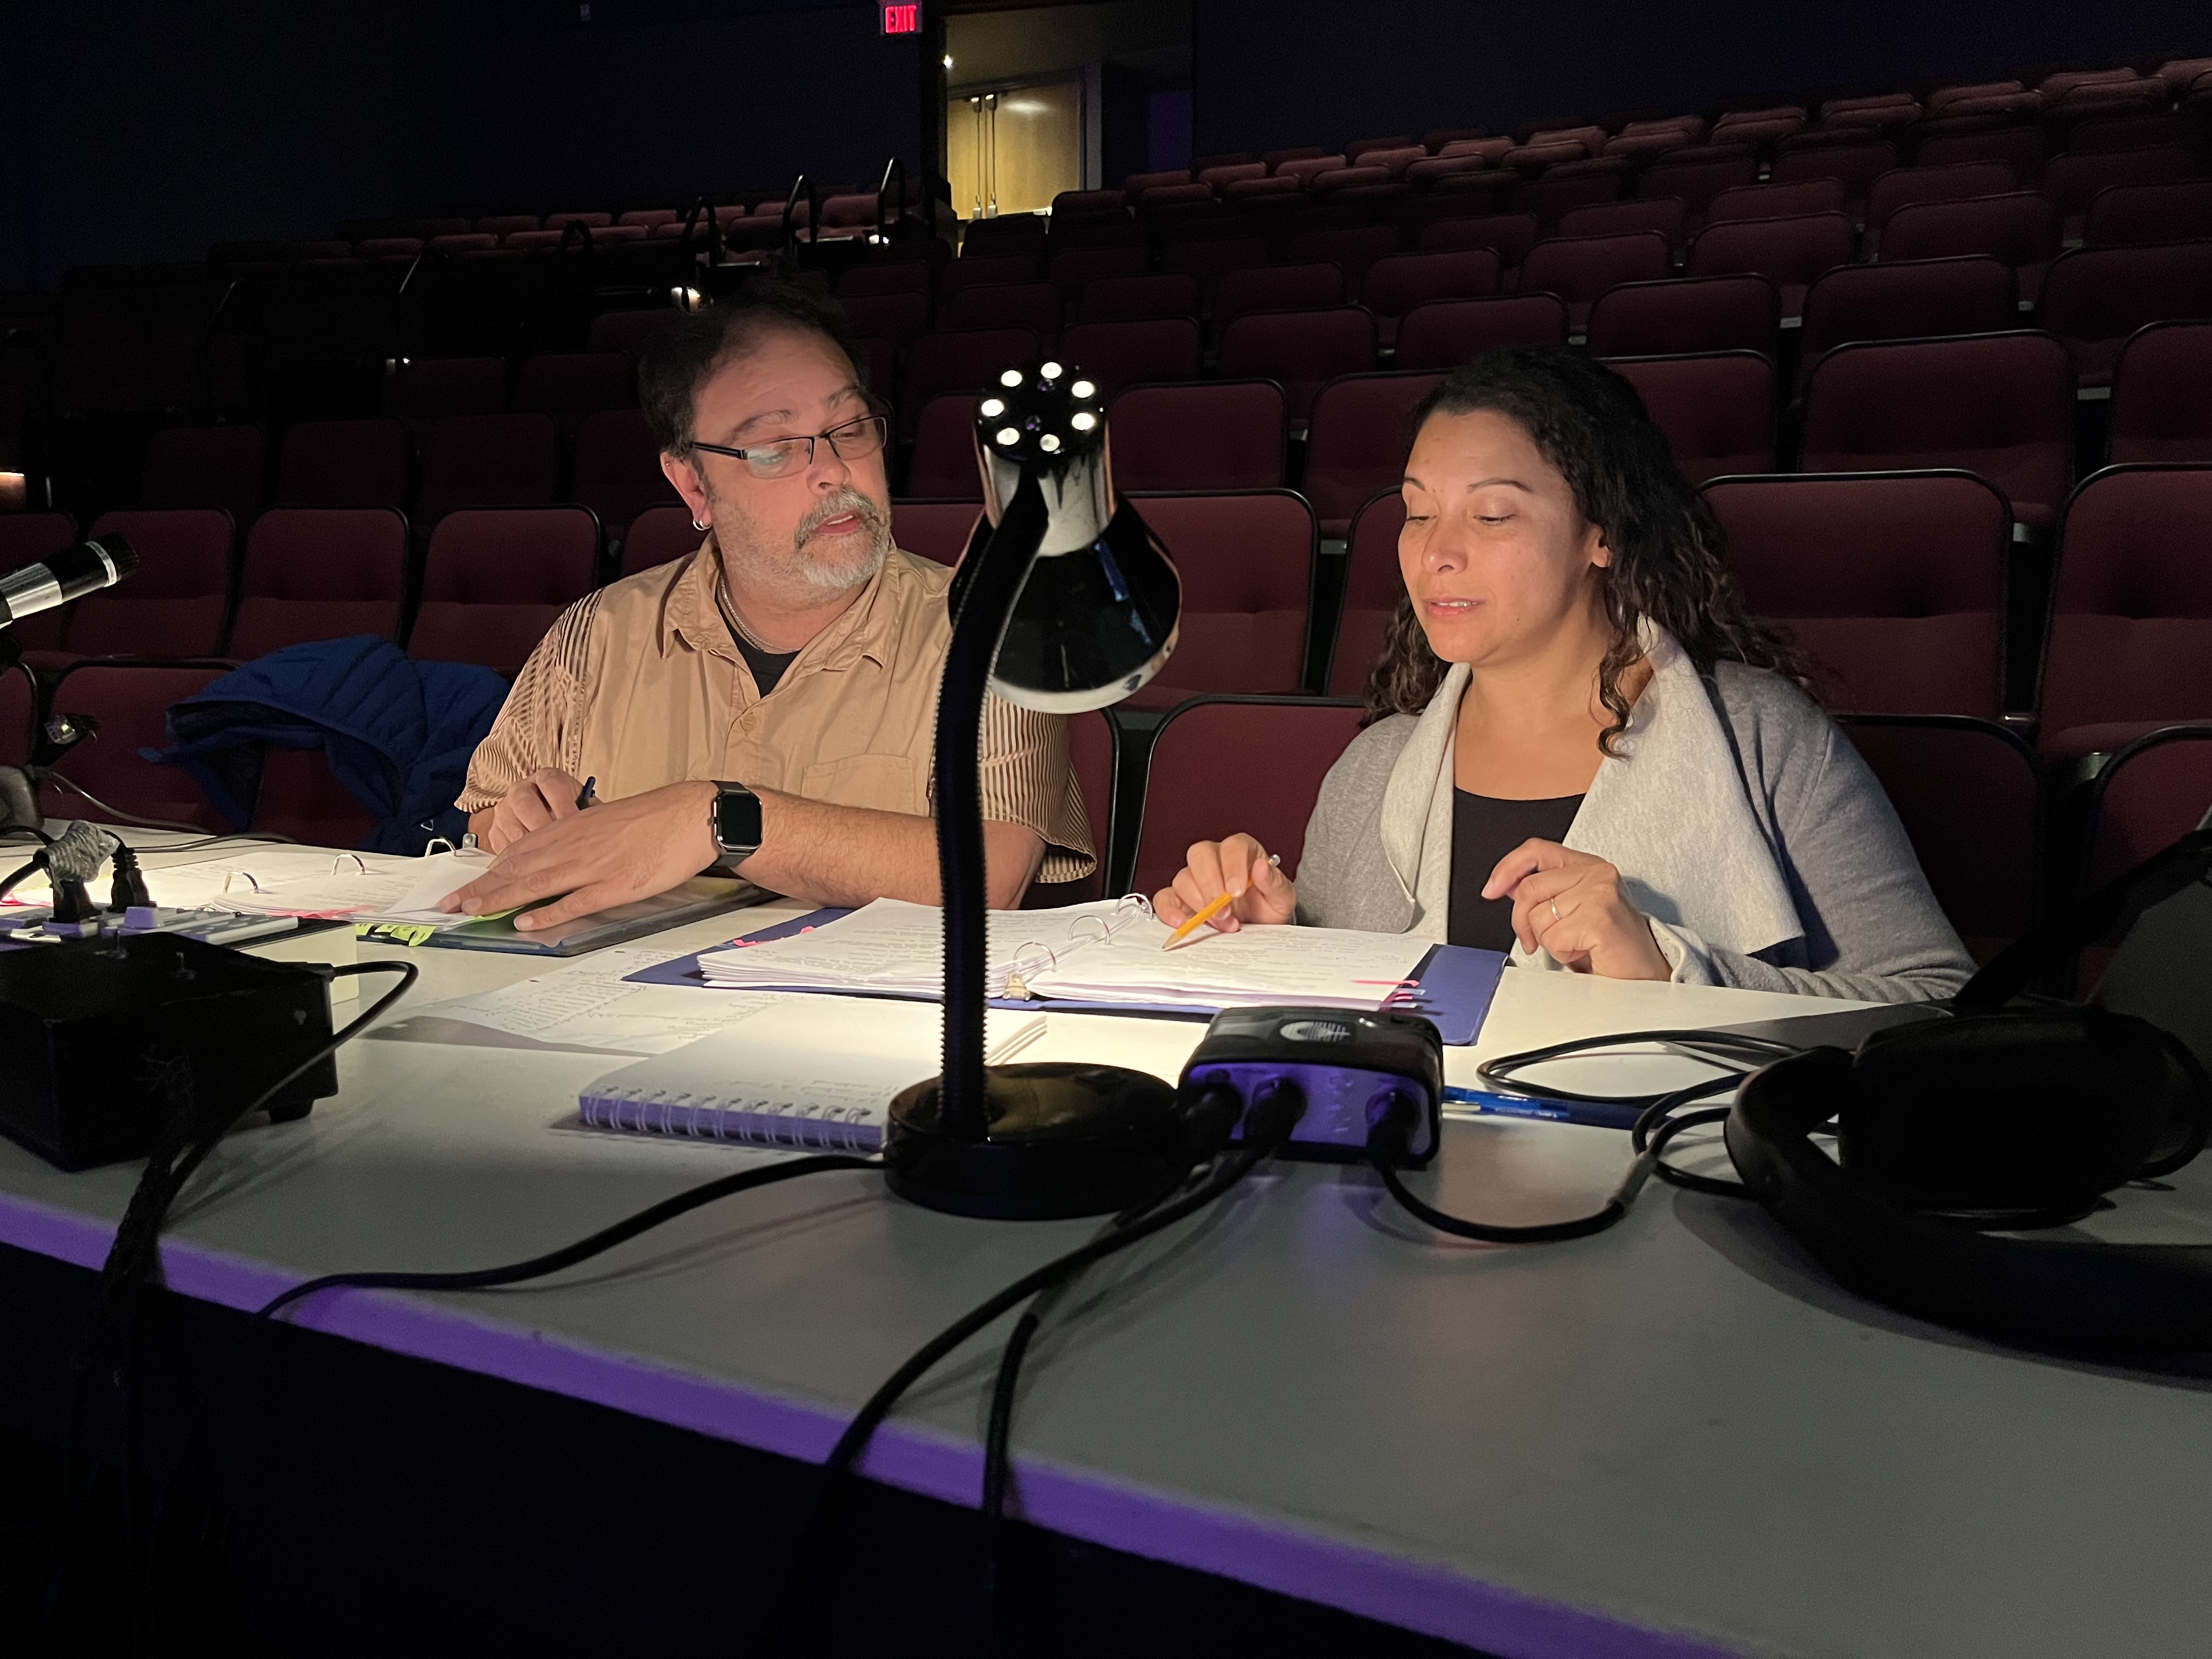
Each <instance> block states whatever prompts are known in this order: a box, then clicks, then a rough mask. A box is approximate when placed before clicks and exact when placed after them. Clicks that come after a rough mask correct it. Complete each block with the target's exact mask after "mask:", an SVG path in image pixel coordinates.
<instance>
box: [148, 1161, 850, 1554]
mask: <svg viewBox="0 0 2212 1659" xmlns="http://www.w3.org/2000/svg"><path fill="white" fill-rule="evenodd" d="M882 1167H883V1165H882V1160H880V1159H879V1158H862V1157H860V1156H858V1155H856V1154H851V1153H843V1152H825V1153H820V1154H816V1155H812V1156H809V1157H805V1158H792V1159H790V1160H788V1161H787V1162H784V1163H781V1164H767V1165H763V1166H762V1167H759V1168H757V1169H751V1170H738V1171H736V1172H734V1173H732V1174H730V1175H726V1176H717V1177H716V1178H715V1179H714V1180H713V1181H708V1182H701V1183H700V1184H699V1185H698V1186H696V1187H691V1188H686V1189H685V1190H684V1191H683V1192H680V1193H677V1194H672V1195H671V1196H670V1197H667V1198H665V1199H662V1200H659V1202H658V1203H655V1204H649V1205H647V1206H646V1207H645V1208H644V1209H642V1210H639V1211H637V1212H635V1213H633V1214H631V1215H628V1216H625V1217H623V1218H622V1219H621V1220H619V1221H617V1222H614V1223H612V1224H611V1225H607V1226H605V1227H602V1228H601V1229H599V1231H597V1232H595V1233H592V1234H591V1235H590V1236H589V1237H585V1238H580V1239H578V1240H577V1241H576V1242H575V1243H571V1244H564V1245H562V1246H561V1247H560V1248H559V1249H553V1250H548V1251H545V1252H544V1253H543V1254H541V1255H534V1256H530V1257H527V1258H526V1259H525V1260H523V1261H513V1262H507V1263H506V1264H504V1265H502V1266H500V1267H476V1268H466V1269H460V1270H457V1271H451V1272H442V1273H411V1272H410V1273H402V1272H386V1271H376V1270H372V1271H365V1272H356V1273H325V1274H323V1275H322V1276H321V1277H319V1278H316V1279H307V1280H305V1281H303V1282H302V1283H301V1284H298V1285H293V1286H292V1287H291V1288H290V1289H289V1290H288V1291H283V1292H282V1293H281V1294H279V1295H276V1296H274V1297H270V1299H269V1300H268V1301H267V1302H265V1303H264V1304H262V1305H261V1306H260V1307H258V1308H257V1309H256V1310H254V1312H253V1315H252V1320H253V1323H252V1326H251V1327H250V1328H249V1329H248V1330H247V1331H246V1332H245V1333H243V1334H241V1335H240V1338H239V1340H237V1341H236V1342H235V1343H234V1344H233V1345H232V1347H231V1350H230V1352H229V1353H228V1355H227V1356H226V1357H225V1358H224V1360H223V1363H222V1364H221V1365H220V1366H219V1367H218V1368H217V1370H216V1376H215V1379H214V1380H213V1381H212V1382H211V1383H210V1384H209V1385H208V1387H207V1389H205V1390H204V1392H203V1393H202V1395H201V1396H200V1400H199V1401H198V1403H197V1405H196V1406H195V1407H193V1411H192V1414H191V1417H190V1418H189V1419H187V1420H186V1423H185V1429H184V1432H183V1434H182V1435H181V1436H180V1437H179V1445H178V1449H177V1455H176V1457H175V1458H174V1459H173V1461H172V1462H171V1463H170V1465H169V1472H168V1474H167V1477H166V1478H165V1479H164V1480H163V1482H162V1486H161V1492H160V1493H159V1494H158V1495H157V1496H156V1498H155V1504H154V1510H153V1516H152V1521H151V1530H152V1534H153V1536H154V1537H155V1538H156V1539H158V1538H159V1536H160V1533H161V1524H162V1520H163V1517H164V1516H165V1515H166V1514H167V1510H168V1506H169V1502H170V1499H171V1497H172V1495H173V1492H174V1491H175V1488H176V1485H177V1482H178V1480H179V1478H180V1477H181V1475H182V1473H183V1470H184V1468H185V1462H187V1460H188V1459H189V1458H190V1456H191V1452H192V1449H193V1445H194V1443H195V1441H196V1440H197V1437H198V1434H199V1431H200V1428H201V1426H202V1424H203V1422H204V1419H205V1418H206V1415H207V1413H208V1412H209V1411H210V1409H211V1407H213V1405H214V1403H215V1402H216V1400H217V1399H219V1398H220V1397H221V1396H222V1395H224V1394H225V1393H226V1392H227V1391H228V1385H229V1383H230V1380H231V1378H232V1376H234V1374H235V1373H236V1372H237V1371H238V1370H240V1368H241V1366H242V1365H243V1364H244V1363H245V1361H246V1358H247V1356H248V1353H249V1352H250V1348H251V1345H252V1341H253V1340H254V1339H255V1337H256V1336H257V1335H258V1333H259V1332H260V1331H262V1330H263V1329H264V1328H266V1327H267V1325H268V1324H269V1322H271V1321H272V1320H274V1319H275V1318H276V1316H277V1315H278V1314H280V1313H282V1312H283V1310H285V1309H286V1308H288V1307H290V1306H291V1305H292V1304H295V1303H297V1302H301V1301H303V1300H305V1299H306V1298H307V1297H311V1296H313V1295H315V1294H317V1293H318V1292H319V1291H328V1290H336V1289H338V1288H340V1287H345V1288H349V1289H356V1290H412V1291H479V1290H490V1289H494V1288H496V1287H498V1286H501V1285H519V1284H521V1283H523V1282H524V1281H526V1280H528V1279H542V1278H544V1277H545V1276H546V1275H548V1274H550V1273H558V1272H560V1271H561V1270H562V1268H564V1267H574V1266H575V1265H576V1264H577V1263H579V1262H581V1261H589V1260H591V1259H592V1257H593V1256H596V1255H604V1254H605V1253H606V1252H607V1251H609V1250H611V1249H614V1248H615V1247H616V1246H617V1245H618V1244H623V1243H628V1242H629V1240H631V1239H633V1238H635V1237H638V1236H639V1235H640V1234H642V1233H647V1232H650V1231H653V1229H654V1228H656V1227H659V1226H660V1225H663V1224H665V1223H666V1222H670V1221H672V1220H674V1219H675V1218H677V1217H678V1216H681V1215H686V1214H689V1213H690V1212H691V1211H693V1210H696V1209H701V1208H703V1207H704V1206H707V1205H709V1204H712V1203H714V1202H716V1201H717V1200H720V1199H725V1198H729V1197H732V1196H733V1195H734V1194H738V1193H743V1192H750V1191H752V1190H753V1189H755V1188H761V1187H768V1186H773V1185H775V1183H776V1182H783V1181H790V1180H793V1179H795V1178H797V1177H799V1176H810V1175H821V1174H824V1173H826V1172H828V1171H830V1170H876V1169H880V1168H882Z"/></svg>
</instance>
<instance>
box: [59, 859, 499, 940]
mask: <svg viewBox="0 0 2212 1659" xmlns="http://www.w3.org/2000/svg"><path fill="white" fill-rule="evenodd" d="M491 862H492V860H491V855H490V854H488V853H479V852H460V853H441V854H436V855H435V856H433V857H430V858H427V859H422V858H403V857H400V856H398V854H390V853H337V852H329V851H319V850H318V851H309V850H307V849H304V848H292V849H289V850H287V849H282V848H252V849H251V850H250V851H248V852H245V853H242V854H241V853H232V854H227V855H225V856H223V857H222V858H216V859H207V860H201V861H198V862H195V863H191V864H176V865H169V866H164V867H158V868H155V869H150V870H148V871H146V872H144V873H145V877H146V890H147V891H148V892H149V894H150V895H151V896H153V899H154V902H155V903H156V904H162V905H167V906H170V907H171V908H176V909H197V908H208V909H216V910H235V911H239V912H241V913H243V914H246V915H264V914H266V915H313V916H323V915H335V916H352V917H355V918H356V919H357V920H359V921H410V922H414V923H416V924H417V925H421V926H428V927H457V926H459V924H460V923H462V922H465V921H471V919H472V918H471V917H468V916H465V915H447V914H446V913H445V912H443V911H441V910H439V909H438V908H436V905H437V902H438V901H439V900H440V899H441V898H443V897H445V896H446V895H447V894H448V893H450V892H453V891H454V890H456V889H458V888H461V887H465V886H467V885H468V884H469V883H470V882H471V881H473V880H475V879H476V878H477V877H478V876H480V875H482V874H483V873H484V872H485V871H487V870H489V868H490V867H491ZM105 882H106V875H105V873H103V874H102V875H101V877H100V880H99V882H97V883H95V884H94V885H95V887H99V886H100V885H101V884H104V883H105ZM48 896H49V894H48V890H47V888H46V883H45V882H44V881H43V880H40V881H38V882H36V883H35V884H33V883H31V882H26V883H25V884H23V885H22V886H21V887H19V888H18V889H17V890H16V891H15V897H16V898H17V899H19V900H20V901H21V902H25V903H44V902H46V900H47V898H48ZM100 896H102V897H105V896H106V895H105V893H104V892H101V893H100Z"/></svg>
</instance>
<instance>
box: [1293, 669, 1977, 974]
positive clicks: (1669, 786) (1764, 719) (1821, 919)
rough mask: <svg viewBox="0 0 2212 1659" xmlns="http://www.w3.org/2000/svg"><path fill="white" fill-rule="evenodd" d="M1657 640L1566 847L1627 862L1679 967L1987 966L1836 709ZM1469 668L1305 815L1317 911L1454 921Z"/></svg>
mask: <svg viewBox="0 0 2212 1659" xmlns="http://www.w3.org/2000/svg"><path fill="white" fill-rule="evenodd" d="M1648 643H1649V646H1650V649H1649V651H1648V652H1647V656H1648V658H1649V659H1650V662H1651V664H1652V668H1653V672H1652V677H1651V679H1650V683H1649V684H1647V685H1646V686H1645V687H1644V692H1643V695H1642V696H1639V697H1638V699H1637V702H1636V707H1635V709H1634V711H1633V713H1632V717H1631V719H1630V721H1629V725H1628V728H1627V730H1626V731H1625V732H1622V733H1621V735H1620V738H1618V739H1617V743H1616V746H1617V747H1618V749H1619V750H1620V752H1619V754H1617V755H1614V756H1610V757H1607V758H1606V759H1605V760H1603V761H1601V762H1600V763H1599V764H1598V769H1597V775H1596V776H1595V778H1594V779H1593V780H1592V781H1591V783H1590V787H1589V793H1588V794H1587V795H1586V796H1585V797H1584V798H1583V805H1582V807H1581V809H1580V811H1577V814H1576V816H1575V821H1574V823H1573V825H1572V827H1571V829H1569V830H1568V831H1567V835H1566V840H1565V844H1566V845H1567V846H1568V847H1571V848H1575V849H1576V850H1577V851H1580V852H1585V853H1590V854H1595V856H1597V857H1599V858H1601V859H1604V860H1607V862H1608V863H1610V864H1612V865H1613V866H1614V867H1615V868H1616V869H1618V870H1619V871H1620V873H1621V876H1622V878H1623V883H1622V884H1623V890H1624V891H1625V892H1626V894H1627V896H1628V897H1629V900H1630V902H1632V903H1633V904H1634V905H1635V906H1636V907H1637V908H1638V909H1639V910H1641V911H1642V912H1643V913H1644V915H1646V916H1648V917H1650V921H1651V931H1652V934H1653V936H1654V937H1655V938H1656V939H1657V940H1658V943H1659V948H1660V950H1661V951H1662V952H1663V953H1664V955H1665V956H1666V958H1667V960H1668V963H1669V964H1670V965H1671V966H1672V967H1673V969H1674V975H1673V976H1674V979H1675V980H1676V981H1679V982H1681V983H1684V984H1692V985H1734V986H1742V987H1748V988H1750V989H1753V990H1760V991H1796V992H1802V993H1804V994H1808V995H1814V996H1830V997H1854V998H1858V999H1862V1000H1866V1001H1869V1002H1909V1001H1913V1000H1919V999H1923V998H1931V997H1942V996H1948V995H1950V994H1952V993H1953V992H1954V991H1956V990H1957V989H1958V988H1959V987H1960V986H1961V985H1963V984H1965V983H1966V980H1967V978H1968V976H1969V975H1972V972H1973V963H1972V960H1971V959H1970V958H1969V957H1967V955H1966V951H1964V950H1962V949H1961V948H1960V944H1959V938H1958V935H1957V934H1956V933H1954V932H1953V931H1952V929H1951V927H1950V924H1949V923H1948V922H1947V921H1945V920H1944V918H1943V913H1942V910H1941V909H1939V908H1937V907H1936V900H1935V896H1934V895H1933V894H1931V893H1930V892H1929V890H1928V883H1927V879H1926V878H1924V877H1923V875H1922V874H1921V872H1920V865H1919V862H1918V860H1917V859H1916V858H1915V857H1914V856H1913V852H1912V846H1911V842H1908V841H1907V840H1906V839H1905V831H1904V829H1903V828H1902V826H1900V825H1899V823H1898V821H1897V814H1896V813H1895V811H1893V810H1892V809H1891V806H1890V804H1889V800H1888V798H1887V796H1886V795H1884V794H1883V793H1882V790H1881V785H1880V784H1879V783H1877V782H1876V781H1875V777H1874V775H1873V773H1872V772H1870V771H1869V770H1868V769H1867V765H1866V763H1865V762H1864V761H1863V760H1862V759H1861V758H1860V757H1859V754H1858V751H1857V750H1856V749H1854V748H1852V747H1851V745H1850V741H1849V740H1848V739H1847V738H1844V735H1843V733H1842V732H1839V731H1838V730H1837V728H1836V726H1835V724H1834V723H1833V722H1832V721H1831V720H1829V719H1828V718H1827V716H1826V715H1825V714H1822V713H1821V712H1820V709H1819V708H1816V707H1815V706H1814V704H1813V703H1812V702H1811V701H1810V700H1809V699H1808V698H1807V697H1806V696H1805V695H1804V694H1803V693H1802V692H1801V691H1799V690H1798V689H1797V688H1796V686H1795V685H1792V684H1790V682H1788V681H1787V680H1784V679H1783V678H1780V677H1779V676H1778V675H1775V674H1771V673H1768V672H1766V671H1764V670H1760V669H1753V668H1747V667H1745V666H1743V665H1741V664H1740V663H1726V662H1724V663H1722V664H1719V665H1717V668H1716V670H1715V671H1714V675H1713V678H1712V681H1711V687H1712V689H1711V690H1710V691H1709V690H1708V689H1707V683H1706V682H1705V680H1704V679H1703V678H1700V676H1699V673H1698V671H1697V669H1696V667H1695V665H1692V663H1691V661H1690V660H1689V659H1688V657H1687V656H1686V655H1685V654H1684V653H1683V652H1682V650H1681V648H1680V647H1679V646H1678V645H1676V644H1675V642H1674V640H1672V639H1671V638H1669V637H1668V636H1667V635H1664V634H1659V635H1656V636H1650V637H1649V638H1648ZM1467 682H1468V669H1467V667H1466V666H1465V665H1463V664H1462V665H1455V666H1454V667H1453V669H1452V670H1451V671H1450V673H1449V674H1448V675H1447V676H1446V677H1445V679H1444V683H1443V687H1442V688H1441V689H1440V690H1438V691H1437V695H1436V696H1435V697H1434V698H1433V699H1432V700H1431V702H1430V704H1429V706H1428V708H1427V709H1426V710H1425V712H1424V713H1423V714H1420V715H1419V716H1418V717H1416V716H1414V715H1411V714H1399V715H1394V716H1392V717H1390V718H1389V719H1387V720H1381V721H1378V722H1377V723H1376V724H1375V725H1373V726H1370V727H1368V729H1367V730H1365V731H1364V732H1361V733H1360V734H1359V735H1358V737H1357V738H1354V739H1353V740H1352V746H1351V747H1350V748H1348V749H1347V750H1345V752H1344V755H1343V757H1342V758H1340V760H1339V761H1338V762H1337V763H1336V764H1335V766H1334V767H1333V768H1332V769H1330V771H1329V774H1328V778H1327V779H1326V780H1325V781H1323V782H1322V789H1321V797H1320V799H1319V800H1318V801H1317V802H1316V804H1315V806H1314V811H1313V817H1312V819H1311V820H1310V822H1309V823H1308V824H1307V826H1306V842H1305V852H1304V857H1303V860H1302V862H1301V864H1300V866H1299V869H1298V876H1297V885H1298V919H1299V920H1300V921H1303V922H1305V923H1307V924H1309V925H1310V926H1316V927H1352V928H1359V929H1362V930H1364V931H1368V932H1372V933H1416V934H1419V935H1420V936H1422V937H1424V938H1428V939H1443V937H1444V933H1445V928H1446V925H1447V922H1448V921H1449V912H1450V903H1451V802H1452V766H1451V761H1452V735H1453V730H1454V727H1455V724H1456V722H1457V719H1458V711H1459V702H1460V695H1461V693H1462V691H1463V690H1465V689H1466V686H1467ZM1716 702H1717V703H1718V705H1719V707H1718V708H1717V707H1716ZM1722 709H1725V711H1726V715H1727V718H1726V720H1723V719H1722V718H1721V712H1720V711H1721V710H1722ZM1513 957H1514V960H1515V961H1516V963H1520V964H1522V965H1523V966H1538V967H1543V968H1558V967H1559V966H1560V964H1559V963H1558V962H1556V961H1555V960H1553V957H1552V956H1551V954H1550V953H1549V952H1548V951H1539V952H1538V954H1537V957H1536V958H1535V960H1534V962H1531V961H1530V960H1529V959H1528V957H1527V956H1526V954H1525V953H1524V952H1523V951H1522V950H1521V949H1520V948H1519V947H1517V946H1516V948H1515V950H1514V952H1513Z"/></svg>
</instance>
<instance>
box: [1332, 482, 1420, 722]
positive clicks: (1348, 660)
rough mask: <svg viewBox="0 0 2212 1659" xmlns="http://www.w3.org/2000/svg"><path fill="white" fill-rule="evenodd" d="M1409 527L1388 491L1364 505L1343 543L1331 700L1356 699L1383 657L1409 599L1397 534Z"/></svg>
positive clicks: (1396, 494)
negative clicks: (1387, 636)
mask: <svg viewBox="0 0 2212 1659" xmlns="http://www.w3.org/2000/svg"><path fill="white" fill-rule="evenodd" d="M1405 526H1406V498H1405V495H1404V493H1403V492H1402V491H1401V490H1396V489H1387V490H1384V491H1383V492H1381V493H1380V494H1378V495H1376V496H1375V497H1374V498H1373V499H1372V500H1370V501H1368V502H1367V503H1366V504H1365V505H1364V506H1363V507H1361V508H1360V509H1359V511H1358V513H1357V514H1355V515H1354V517H1353V519H1352V531H1351V534H1350V535H1349V537H1348V538H1346V543H1345V568H1344V597H1343V600H1342V603H1341V605H1340V606H1339V608H1338V611H1337V616H1336V641H1335V644H1334V647H1333V648H1332V649H1331V650H1330V652H1329V659H1328V695H1329V696H1332V697H1356V696H1359V694H1360V690H1361V689H1362V688H1363V687H1364V686H1365V685H1366V684H1367V677H1368V675H1370V673H1372V672H1373V671H1374V670H1375V664H1376V660H1377V659H1379V658H1380V657H1381V656H1382V654H1383V634H1384V632H1385V630H1386V629H1388V628H1389V623H1390V617H1391V616H1392V614H1393V613H1394V612H1395V611H1396V610H1397V608H1398V601H1399V600H1400V599H1403V598H1404V597H1405V592H1406V583H1405V579H1404V577H1403V576H1401V574H1399V569H1398V532H1400V531H1401V530H1403V529H1404V528H1405Z"/></svg>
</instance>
